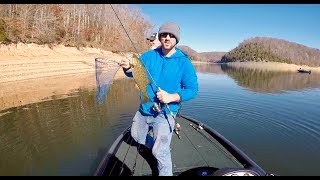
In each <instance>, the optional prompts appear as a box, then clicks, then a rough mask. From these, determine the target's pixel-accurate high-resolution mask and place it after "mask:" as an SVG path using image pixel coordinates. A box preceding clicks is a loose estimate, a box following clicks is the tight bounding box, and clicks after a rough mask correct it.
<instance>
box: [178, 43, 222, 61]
mask: <svg viewBox="0 0 320 180" xmlns="http://www.w3.org/2000/svg"><path fill="white" fill-rule="evenodd" d="M178 48H180V49H181V50H183V51H184V52H185V53H186V54H188V55H189V57H190V59H191V60H192V61H201V62H218V61H220V60H221V57H222V56H223V55H225V54H226V52H201V53H198V52H197V51H195V50H193V49H192V48H190V47H189V46H184V45H181V46H178Z"/></svg>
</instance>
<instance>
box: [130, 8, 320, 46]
mask: <svg viewBox="0 0 320 180" xmlns="http://www.w3.org/2000/svg"><path fill="white" fill-rule="evenodd" d="M133 6H135V7H138V8H140V10H141V12H142V13H143V14H144V15H145V16H146V17H147V20H148V21H150V22H152V23H153V24H154V25H155V31H158V29H159V27H160V26H161V24H163V23H165V22H168V21H170V22H175V23H177V24H179V26H180V42H179V44H178V45H187V46H189V47H190V48H192V49H193V50H195V51H197V52H212V51H220V52H221V51H222V52H227V51H230V50H232V49H234V48H236V47H237V46H238V45H239V43H241V42H243V41H244V40H246V39H249V38H253V37H271V38H277V39H284V40H287V41H290V42H295V43H299V44H302V45H305V46H308V47H311V48H317V49H320V4H134V5H133Z"/></svg>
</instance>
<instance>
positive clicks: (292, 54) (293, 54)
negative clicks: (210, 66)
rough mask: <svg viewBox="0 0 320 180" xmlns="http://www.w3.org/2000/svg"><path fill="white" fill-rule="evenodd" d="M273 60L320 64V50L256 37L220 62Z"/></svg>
mask: <svg viewBox="0 0 320 180" xmlns="http://www.w3.org/2000/svg"><path fill="white" fill-rule="evenodd" d="M234 61H256V62H259V61H265V62H268V61H273V62H283V63H288V64H298V65H308V66H320V50H319V49H315V48H310V47H307V46H303V45H301V44H297V43H294V42H289V41H286V40H282V39H276V38H268V37H255V38H251V39H248V40H245V41H244V42H242V43H240V44H239V46H237V47H236V48H234V49H233V50H231V51H229V52H228V53H226V54H225V55H224V56H222V58H221V61H220V62H234Z"/></svg>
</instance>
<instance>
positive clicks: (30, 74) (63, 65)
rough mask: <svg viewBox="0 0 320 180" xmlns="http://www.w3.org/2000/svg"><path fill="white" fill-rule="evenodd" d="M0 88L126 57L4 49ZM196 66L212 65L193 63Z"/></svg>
mask: <svg viewBox="0 0 320 180" xmlns="http://www.w3.org/2000/svg"><path fill="white" fill-rule="evenodd" d="M0 54H1V56H0V69H1V71H0V84H1V83H6V82H15V81H20V80H29V79H37V78H45V77H54V76H64V75H72V74H86V73H94V70H95V63H94V60H95V58H97V57H104V58H108V59H113V60H116V61H119V60H120V58H121V57H122V55H120V54H117V53H113V52H111V51H105V50H102V49H97V48H80V50H78V49H77V48H75V47H65V46H62V45H57V46H53V47H51V48H50V47H49V46H48V45H37V44H23V43H18V44H11V45H3V44H1V45H0ZM192 63H193V64H210V63H207V62H199V61H193V62H192ZM228 64H230V65H231V66H235V67H245V68H253V69H267V70H276V71H297V70H298V69H299V68H302V69H306V70H311V71H312V73H314V72H316V73H320V67H308V66H305V65H302V66H300V65H295V64H286V63H277V62H232V63H228Z"/></svg>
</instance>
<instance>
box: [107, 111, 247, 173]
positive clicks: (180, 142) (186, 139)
mask: <svg viewBox="0 0 320 180" xmlns="http://www.w3.org/2000/svg"><path fill="white" fill-rule="evenodd" d="M177 122H178V123H179V124H180V125H181V131H180V135H181V139H179V138H178V136H177V135H176V134H173V137H172V141H171V152H172V162H173V173H174V175H176V176H177V175H180V176H182V175H188V176H190V175H191V176H192V175H199V174H194V173H199V172H198V171H197V169H199V168H201V169H202V171H201V173H208V174H212V173H213V172H214V171H215V170H217V169H219V168H224V167H228V168H243V165H242V164H241V163H240V162H239V161H238V160H237V159H236V158H235V157H234V156H233V155H231V154H230V153H229V151H227V150H226V149H225V148H224V147H223V146H222V145H221V144H220V143H219V142H218V141H217V140H216V139H215V138H214V137H213V136H212V135H210V134H209V133H208V132H207V131H205V130H204V129H199V128H197V127H198V125H197V124H195V123H193V122H191V121H189V120H187V119H185V118H183V117H178V118H177ZM151 135H152V133H151ZM118 141H120V143H119V144H118V147H112V148H111V149H114V152H116V153H115V156H110V155H109V156H110V157H106V158H111V161H113V162H112V163H108V165H106V166H107V167H106V170H105V171H104V173H103V175H106V176H110V175H111V176H119V175H131V176H132V175H133V176H151V175H157V168H156V165H157V163H156V160H155V158H154V157H153V155H152V153H151V151H150V150H149V149H147V148H146V147H144V146H142V145H138V144H137V143H136V142H135V141H134V140H133V139H132V138H131V136H130V129H128V130H127V131H125V132H124V133H123V136H120V137H119V139H118Z"/></svg>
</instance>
